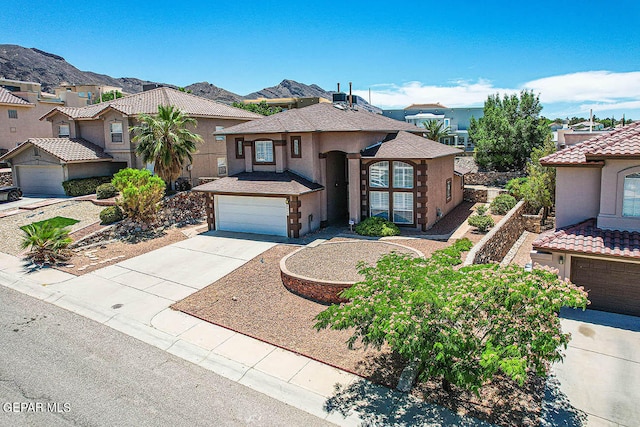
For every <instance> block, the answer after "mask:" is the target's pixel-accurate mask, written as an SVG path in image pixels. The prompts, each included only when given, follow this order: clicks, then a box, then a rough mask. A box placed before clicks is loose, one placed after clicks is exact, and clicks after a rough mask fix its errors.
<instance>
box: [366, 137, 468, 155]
mask: <svg viewBox="0 0 640 427" xmlns="http://www.w3.org/2000/svg"><path fill="white" fill-rule="evenodd" d="M460 153H462V151H461V150H459V149H457V148H453V147H450V146H448V145H445V144H441V143H439V142H436V141H432V140H430V139H427V138H425V137H422V136H418V135H414V134H412V133H409V132H398V133H397V134H396V135H393V134H392V135H387V138H385V139H384V140H383V141H382V142H380V143H378V144H375V145H373V146H371V147H367V148H365V149H364V150H362V157H368V158H377V159H435V158H437V157H445V156H454V155H456V154H460Z"/></svg>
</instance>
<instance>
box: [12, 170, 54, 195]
mask: <svg viewBox="0 0 640 427" xmlns="http://www.w3.org/2000/svg"><path fill="white" fill-rule="evenodd" d="M16 170H17V175H18V185H19V186H20V188H22V192H23V193H26V194H50V195H61V196H64V189H63V188H62V181H63V180H64V179H63V177H62V167H61V166H16Z"/></svg>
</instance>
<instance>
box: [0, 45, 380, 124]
mask: <svg viewBox="0 0 640 427" xmlns="http://www.w3.org/2000/svg"><path fill="white" fill-rule="evenodd" d="M0 77H1V78H5V79H11V80H22V81H29V82H36V83H40V84H41V85H42V90H44V91H45V92H53V89H54V88H55V87H56V86H59V85H60V84H61V83H63V82H66V83H70V84H86V83H89V84H103V85H109V86H116V87H121V88H122V90H123V91H125V92H128V93H138V92H142V85H143V84H149V83H155V84H160V85H163V86H168V87H173V88H175V87H177V86H175V85H172V84H168V83H161V82H151V81H148V80H140V79H137V78H135V77H119V78H114V77H111V76H108V75H106V74H98V73H94V72H91V71H81V70H79V69H77V68H76V67H74V66H73V65H71V64H69V63H68V62H67V61H66V60H65V59H64V58H63V57H62V56H59V55H55V54H53V53H48V52H45V51H42V50H40V49H36V48H26V47H22V46H18V45H12V44H0ZM185 89H187V90H190V91H191V92H192V93H193V94H194V95H198V96H202V97H203V98H208V99H212V100H214V101H219V102H223V103H225V104H231V103H233V102H240V101H242V100H243V99H254V98H267V99H270V98H289V97H303V96H314V97H315V96H318V97H322V98H326V99H329V100H331V98H332V94H333V93H335V92H331V91H326V90H324V89H322V88H321V87H320V86H318V85H315V84H312V85H306V84H304V83H298V82H296V81H294V80H286V79H285V80H283V81H282V82H281V83H280V84H279V85H277V86H272V87H268V88H264V89H262V90H259V91H257V92H253V93H250V94H248V95H246V96H241V95H238V94H236V93H233V92H230V91H228V90H225V89H222V88H220V87H217V86H215V85H213V84H211V83H208V82H200V83H193V84H190V85H189V86H186V87H185ZM357 98H358V100H357V104H358V105H359V106H361V107H362V108H364V109H366V110H368V111H373V112H376V113H380V112H381V110H380V109H379V108H378V107H374V106H372V105H369V104H368V103H367V102H366V101H365V100H364V99H362V98H360V97H357Z"/></svg>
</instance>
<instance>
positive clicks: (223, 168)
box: [218, 157, 227, 176]
mask: <svg viewBox="0 0 640 427" xmlns="http://www.w3.org/2000/svg"><path fill="white" fill-rule="evenodd" d="M226 174H227V158H226V157H218V176H225V175H226Z"/></svg>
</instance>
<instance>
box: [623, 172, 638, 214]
mask: <svg viewBox="0 0 640 427" xmlns="http://www.w3.org/2000/svg"><path fill="white" fill-rule="evenodd" d="M622 197H623V198H622V216H630V217H640V173H634V174H631V175H627V176H625V177H624V193H623V196H622Z"/></svg>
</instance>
